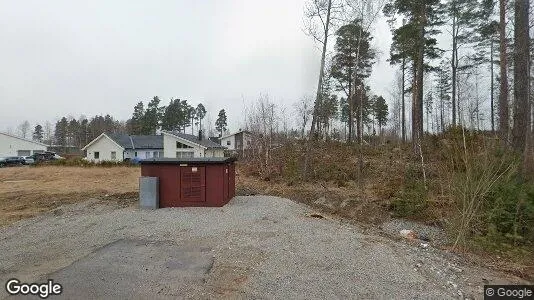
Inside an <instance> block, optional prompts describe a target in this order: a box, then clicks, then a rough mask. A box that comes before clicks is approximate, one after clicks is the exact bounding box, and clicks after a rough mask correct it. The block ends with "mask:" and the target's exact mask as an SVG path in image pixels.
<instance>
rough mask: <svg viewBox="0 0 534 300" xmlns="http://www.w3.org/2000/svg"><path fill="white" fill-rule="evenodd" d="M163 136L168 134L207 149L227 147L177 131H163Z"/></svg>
mask: <svg viewBox="0 0 534 300" xmlns="http://www.w3.org/2000/svg"><path fill="white" fill-rule="evenodd" d="M162 133H163V134H168V135H171V136H174V137H177V138H179V139H182V140H185V141H187V142H189V143H192V144H195V145H198V146H200V147H202V148H205V149H225V147H223V146H221V145H219V144H217V143H214V142H212V141H210V140H209V139H202V140H199V139H198V137H197V136H195V135H192V134H187V133H181V132H176V131H162Z"/></svg>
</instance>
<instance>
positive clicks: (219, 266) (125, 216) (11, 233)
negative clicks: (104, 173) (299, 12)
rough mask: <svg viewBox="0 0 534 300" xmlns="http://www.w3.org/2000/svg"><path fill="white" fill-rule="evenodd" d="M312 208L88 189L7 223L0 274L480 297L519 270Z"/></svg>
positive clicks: (137, 285) (80, 292)
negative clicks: (120, 202) (131, 198)
mask: <svg viewBox="0 0 534 300" xmlns="http://www.w3.org/2000/svg"><path fill="white" fill-rule="evenodd" d="M313 212H314V211H313V210H312V209H311V208H309V207H307V206H305V205H302V204H298V203H295V202H293V201H291V200H287V199H283V198H277V197H267V196H251V197H236V198H234V199H233V200H232V201H231V202H230V203H229V204H228V205H226V206H225V207H222V208H177V209H160V210H156V211H140V210H138V209H137V208H135V207H134V206H131V207H126V208H120V207H119V206H117V205H116V204H115V203H112V204H103V203H102V201H100V200H94V201H86V202H83V203H79V204H73V205H69V206H66V207H62V208H61V209H59V210H56V211H55V213H48V214H44V215H40V216H38V217H35V218H32V219H28V220H23V221H20V222H17V223H15V224H13V225H12V226H9V227H3V228H1V229H0V241H1V243H0V253H2V260H1V261H0V281H1V282H5V281H6V280H7V279H8V278H12V277H16V278H19V279H21V280H24V281H26V282H32V281H45V280H46V279H48V278H51V279H54V281H55V282H59V283H61V284H63V287H64V294H63V297H64V298H80V296H84V298H131V297H134V296H136V297H140V298H148V297H152V298H156V299H158V298H168V299H174V298H235V297H241V298H276V299H287V298H302V297H306V298H366V299H371V298H387V299H399V298H401V299H413V298H418V299H450V298H452V297H459V296H460V295H461V296H464V297H471V298H481V297H482V294H481V292H482V286H483V285H484V283H493V284H498V283H519V282H522V281H521V280H519V279H517V278H512V277H509V276H506V275H503V274H499V273H496V272H493V271H490V270H487V269H484V268H479V267H474V266H468V265H465V264H463V263H462V262H461V260H460V259H459V258H457V257H455V256H450V255H445V254H443V253H442V252H441V251H438V250H435V249H433V248H432V247H430V248H427V249H422V248H420V247H417V246H414V245H410V244H407V243H405V242H402V241H393V240H391V239H388V238H385V237H381V236H379V235H376V234H374V233H364V232H363V231H362V230H361V229H360V228H358V227H357V226H354V225H350V224H347V223H345V222H343V221H342V220H339V219H335V218H331V217H328V216H326V218H315V217H310V214H311V213H313ZM2 293H3V294H0V298H3V297H4V296H6V295H5V291H4V290H2Z"/></svg>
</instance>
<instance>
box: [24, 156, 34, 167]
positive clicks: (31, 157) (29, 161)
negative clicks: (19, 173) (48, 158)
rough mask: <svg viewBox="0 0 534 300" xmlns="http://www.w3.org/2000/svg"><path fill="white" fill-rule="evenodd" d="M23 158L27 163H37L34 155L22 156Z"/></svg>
mask: <svg viewBox="0 0 534 300" xmlns="http://www.w3.org/2000/svg"><path fill="white" fill-rule="evenodd" d="M22 159H23V160H24V164H25V165H33V164H34V163H35V159H33V156H22Z"/></svg>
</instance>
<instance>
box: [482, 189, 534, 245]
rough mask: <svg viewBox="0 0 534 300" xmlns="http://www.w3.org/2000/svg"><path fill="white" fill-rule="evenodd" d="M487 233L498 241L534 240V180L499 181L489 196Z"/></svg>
mask: <svg viewBox="0 0 534 300" xmlns="http://www.w3.org/2000/svg"><path fill="white" fill-rule="evenodd" d="M486 201H487V202H486V207H485V209H484V218H483V221H484V225H485V228H484V229H485V230H484V232H483V235H484V236H485V238H486V239H489V240H491V241H493V242H497V243H509V244H513V245H527V244H531V243H534V184H531V183H526V182H520V181H519V180H517V179H513V180H511V181H507V182H500V183H498V184H497V185H496V186H495V187H494V188H493V189H492V191H491V192H490V194H489V195H488V197H487V199H486Z"/></svg>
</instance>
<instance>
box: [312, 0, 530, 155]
mask: <svg viewBox="0 0 534 300" xmlns="http://www.w3.org/2000/svg"><path fill="white" fill-rule="evenodd" d="M529 7H530V3H529V1H528V0H514V1H511V0H498V1H497V0H389V1H376V0H308V1H307V3H306V7H305V23H306V25H307V29H308V30H307V33H308V34H309V35H310V36H311V37H312V38H313V39H314V40H315V41H317V42H318V43H319V44H320V46H322V57H321V70H320V74H319V81H318V82H319V84H318V89H317V95H316V97H315V99H314V104H313V105H312V108H311V111H312V114H313V116H312V118H311V119H312V124H311V130H310V138H312V139H315V138H317V136H321V135H322V134H323V132H324V128H325V122H324V118H323V116H324V115H325V114H326V115H328V112H329V111H330V110H329V107H330V106H331V103H332V102H334V101H335V100H336V98H335V96H334V95H339V93H341V95H343V97H342V98H340V99H339V103H343V104H344V105H345V103H346V106H345V107H342V108H341V112H342V113H341V114H342V120H343V122H346V124H347V127H348V135H347V141H349V142H350V141H352V140H354V136H355V137H359V136H361V134H362V128H364V126H365V124H366V123H368V122H369V118H368V117H367V116H369V115H373V113H372V112H373V111H372V110H369V108H368V107H372V104H371V103H372V102H373V101H369V99H372V96H369V95H370V94H372V92H371V91H370V89H369V87H368V86H367V85H366V82H367V78H368V77H369V74H370V72H371V71H372V66H373V63H374V62H375V59H376V58H375V57H376V51H375V50H374V49H372V47H371V46H370V45H371V43H370V41H371V40H372V33H371V30H370V29H371V28H372V24H374V23H375V21H376V18H377V15H378V14H379V13H382V14H383V15H384V16H385V17H386V18H388V23H389V25H390V27H391V32H392V35H393V37H392V44H391V51H390V55H389V61H390V63H391V64H392V65H395V66H398V68H399V72H398V74H397V79H396V81H395V83H394V85H393V88H392V91H391V98H392V99H391V100H392V101H390V103H391V104H392V105H391V106H392V110H391V114H392V117H391V121H392V122H391V125H392V126H391V127H390V128H391V129H392V133H394V134H395V135H397V136H398V137H400V138H401V139H402V140H403V141H408V140H411V142H412V144H413V145H414V146H416V145H418V144H420V143H421V142H420V141H421V139H422V138H423V136H424V134H425V132H426V133H439V132H443V131H445V130H447V129H448V128H450V127H451V126H452V127H454V126H461V127H463V128H467V129H471V130H475V131H477V130H488V129H490V130H491V131H493V132H496V133H498V134H499V137H500V138H501V140H502V141H503V144H504V145H505V146H506V147H510V148H511V149H514V150H516V151H517V152H523V151H524V150H525V149H526V147H527V145H528V140H529V139H530V137H531V135H532V130H531V129H532V122H531V116H532V110H531V105H530V103H531V101H530V95H531V94H532V91H531V89H530V82H529V81H530V77H531V75H530V73H531V67H530V66H531V65H532V55H530V54H531V52H532V51H534V47H533V43H532V41H531V39H530V36H529V30H530V27H531V26H532V24H534V22H533V20H532V18H531V17H530V14H529ZM329 36H335V39H328V37H329ZM438 37H439V38H440V39H441V40H445V41H446V42H445V44H443V42H442V43H438ZM332 40H333V41H332ZM329 43H330V44H332V43H334V44H332V45H330V44H329ZM447 43H449V44H447ZM330 49H333V50H330ZM329 58H330V59H329ZM497 85H498V86H499V88H497V87H496V86H497ZM483 86H484V87H485V86H489V92H488V89H483V88H482V87H483ZM510 87H511V88H510ZM332 91H333V92H334V93H333V94H334V95H331V94H332ZM375 99H376V98H375ZM496 99H498V100H496ZM484 107H489V112H486V111H485V110H484ZM370 112H371V113H370ZM374 114H375V118H376V112H375V113H374ZM386 120H387V118H386ZM354 127H355V130H354V129H353V128H354ZM360 141H361V139H360ZM416 148H417V147H414V149H415V150H416Z"/></svg>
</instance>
